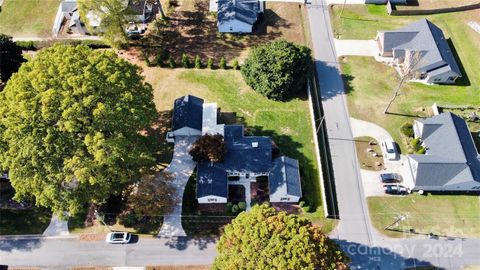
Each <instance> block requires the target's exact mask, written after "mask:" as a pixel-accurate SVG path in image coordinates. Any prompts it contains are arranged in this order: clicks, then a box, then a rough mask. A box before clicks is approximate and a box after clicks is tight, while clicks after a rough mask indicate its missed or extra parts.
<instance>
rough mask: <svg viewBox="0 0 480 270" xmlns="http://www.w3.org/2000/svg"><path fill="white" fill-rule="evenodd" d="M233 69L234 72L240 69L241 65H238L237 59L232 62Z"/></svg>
mask: <svg viewBox="0 0 480 270" xmlns="http://www.w3.org/2000/svg"><path fill="white" fill-rule="evenodd" d="M232 68H233V69H234V70H238V69H239V68H240V65H239V64H238V60H237V59H236V58H235V59H233V62H232Z"/></svg>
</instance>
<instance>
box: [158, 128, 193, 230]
mask: <svg viewBox="0 0 480 270" xmlns="http://www.w3.org/2000/svg"><path fill="white" fill-rule="evenodd" d="M197 139H198V137H196V136H177V137H175V146H174V150H173V158H172V161H171V162H170V165H168V167H167V168H165V172H167V173H169V174H172V175H173V176H174V177H175V180H174V181H173V185H174V186H175V194H174V196H172V198H173V200H175V206H174V208H173V210H172V211H171V212H170V213H169V214H168V215H165V217H164V219H163V224H162V228H160V232H159V233H158V236H164V237H172V236H186V234H185V231H184V230H183V227H182V198H183V192H184V191H185V185H186V184H187V182H188V179H189V178H190V176H191V175H192V173H193V170H194V169H195V165H196V163H195V162H194V161H193V160H192V157H191V156H190V155H189V154H188V148H189V147H190V146H191V145H192V144H193V143H194V142H195V141H196V140H197Z"/></svg>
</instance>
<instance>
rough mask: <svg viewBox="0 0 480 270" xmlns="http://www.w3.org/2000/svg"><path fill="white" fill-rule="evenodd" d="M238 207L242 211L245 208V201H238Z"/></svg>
mask: <svg viewBox="0 0 480 270" xmlns="http://www.w3.org/2000/svg"><path fill="white" fill-rule="evenodd" d="M238 208H239V209H240V210H242V211H244V210H245V209H247V204H246V203H245V202H239V203H238Z"/></svg>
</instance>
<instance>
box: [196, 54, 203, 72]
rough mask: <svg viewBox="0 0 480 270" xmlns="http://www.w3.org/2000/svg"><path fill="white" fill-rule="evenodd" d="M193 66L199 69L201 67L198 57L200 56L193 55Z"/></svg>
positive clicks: (200, 60)
mask: <svg viewBox="0 0 480 270" xmlns="http://www.w3.org/2000/svg"><path fill="white" fill-rule="evenodd" d="M195 68H197V69H201V68H202V59H200V56H198V55H197V56H195Z"/></svg>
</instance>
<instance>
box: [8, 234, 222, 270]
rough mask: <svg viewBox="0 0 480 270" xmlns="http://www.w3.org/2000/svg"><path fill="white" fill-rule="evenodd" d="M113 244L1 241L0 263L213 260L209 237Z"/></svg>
mask: <svg viewBox="0 0 480 270" xmlns="http://www.w3.org/2000/svg"><path fill="white" fill-rule="evenodd" d="M134 241H138V243H133V244H128V245H112V244H106V243H105V242H103V241H96V242H81V241H78V240H77V239H74V238H65V239H42V238H40V239H20V240H0V264H6V265H10V266H39V267H42V268H48V269H52V268H56V269H66V268H69V267H72V266H82V265H83V266H86V265H97V266H144V265H155V264H162V265H185V264H189V265H204V264H211V263H212V262H213V259H214V258H215V254H216V252H215V241H214V239H211V238H202V239H197V240H194V239H190V238H186V237H180V238H171V239H168V238H161V239H144V238H141V239H139V240H138V239H134Z"/></svg>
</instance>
